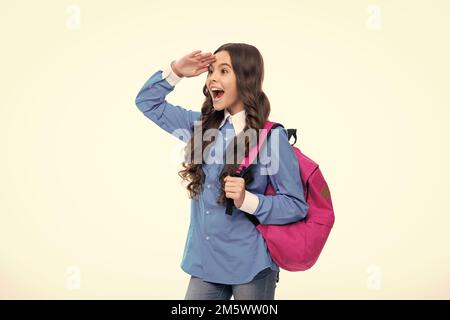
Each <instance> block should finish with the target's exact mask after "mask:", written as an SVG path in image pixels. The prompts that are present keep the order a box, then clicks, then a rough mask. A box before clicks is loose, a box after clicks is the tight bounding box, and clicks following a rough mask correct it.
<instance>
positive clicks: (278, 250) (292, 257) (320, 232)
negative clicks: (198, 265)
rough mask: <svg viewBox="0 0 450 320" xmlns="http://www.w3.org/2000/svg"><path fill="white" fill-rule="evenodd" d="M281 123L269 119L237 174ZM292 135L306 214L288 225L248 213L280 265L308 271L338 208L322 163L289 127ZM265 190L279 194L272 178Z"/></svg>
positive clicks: (251, 161) (315, 259) (273, 257)
mask: <svg viewBox="0 0 450 320" xmlns="http://www.w3.org/2000/svg"><path fill="white" fill-rule="evenodd" d="M277 126H281V127H282V125H281V124H278V123H274V122H271V121H267V122H266V124H265V126H264V129H266V130H262V131H261V132H262V133H261V135H260V137H261V138H260V141H259V144H258V145H257V146H255V147H254V148H253V149H252V150H251V151H250V152H249V156H248V157H247V158H245V159H244V160H243V161H242V163H241V164H240V166H239V169H238V172H237V173H236V175H238V176H242V175H243V173H244V172H245V171H246V169H248V168H249V166H250V164H251V163H253V160H254V159H255V158H256V156H257V154H258V151H259V149H260V147H261V145H262V144H263V142H264V141H265V140H266V139H267V137H268V136H269V135H270V130H271V129H272V128H274V127H277ZM291 136H294V138H295V141H294V143H293V144H292V148H293V149H294V152H295V155H296V156H297V159H298V163H299V166H300V173H301V180H302V184H303V190H304V194H305V200H306V202H307V203H308V205H309V209H308V213H307V216H306V218H305V219H303V220H300V221H297V222H294V223H290V224H286V225H270V224H268V225H263V224H260V223H259V222H258V221H257V219H255V218H256V217H254V216H252V215H250V214H247V217H248V218H249V219H250V221H252V222H253V223H254V224H255V225H256V228H257V229H258V230H259V232H261V234H262V236H263V237H264V239H265V240H266V243H267V247H268V249H269V252H270V255H271V256H272V259H273V260H274V261H275V262H276V263H277V264H278V266H280V267H281V268H283V269H285V270H288V271H304V270H307V269H309V268H311V267H312V266H313V265H314V264H315V263H316V261H317V259H318V258H319V255H320V253H321V251H322V249H323V247H324V245H325V242H326V241H327V238H328V235H329V234H330V231H331V228H332V227H333V224H334V212H333V205H332V202H331V195H330V190H329V189H328V185H327V183H326V181H325V179H324V177H323V175H322V172H321V171H320V169H319V165H318V164H317V163H315V162H314V161H313V160H311V159H310V158H308V157H307V156H305V155H304V154H303V153H302V152H301V151H300V150H299V149H298V148H297V147H295V146H294V144H295V142H296V141H297V136H296V130H295V129H288V137H289V138H291ZM264 194H266V195H275V194H276V192H275V190H274V189H273V187H272V185H271V184H270V182H269V184H268V186H267V188H266V191H265V193H264ZM228 204H229V203H228ZM227 209H229V208H227Z"/></svg>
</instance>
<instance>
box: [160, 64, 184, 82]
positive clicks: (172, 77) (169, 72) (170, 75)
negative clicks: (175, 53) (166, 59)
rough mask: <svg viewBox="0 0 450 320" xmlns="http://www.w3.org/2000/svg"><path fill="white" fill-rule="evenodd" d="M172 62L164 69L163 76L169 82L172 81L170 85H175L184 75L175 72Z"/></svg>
mask: <svg viewBox="0 0 450 320" xmlns="http://www.w3.org/2000/svg"><path fill="white" fill-rule="evenodd" d="M172 62H173V61H172ZM172 62H171V63H169V65H168V66H167V67H166V68H165V69H164V70H163V72H162V78H163V79H166V80H167V82H168V83H170V85H171V86H173V87H174V86H175V85H176V84H177V83H178V82H180V80H181V79H182V77H179V76H177V74H176V73H175V72H173V69H172V66H171V65H172Z"/></svg>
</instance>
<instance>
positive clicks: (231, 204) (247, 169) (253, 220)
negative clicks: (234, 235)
mask: <svg viewBox="0 0 450 320" xmlns="http://www.w3.org/2000/svg"><path fill="white" fill-rule="evenodd" d="M276 127H282V128H284V126H283V125H282V124H280V123H275V124H274V125H273V126H272V128H271V129H270V130H269V132H268V133H267V136H266V139H265V141H264V142H263V144H264V143H265V142H266V141H268V139H269V137H270V135H271V134H272V129H275V128H276ZM289 130H295V129H288V139H289V137H290V136H289ZM294 136H295V137H296V135H295V132H294ZM296 141H297V138H296ZM294 143H295V142H294ZM263 144H261V147H262V145H263ZM257 159H258V161H259V152H258V154H257ZM253 165H254V163H252V164H250V165H249V166H248V167H244V168H243V169H242V171H241V172H240V173H239V174H238V173H234V174H232V175H231V176H232V177H243V176H244V175H245V174H246V173H247V172H249V174H250V177H251V180H253V175H252V172H251V169H252V167H253ZM233 207H234V200H233V199H230V198H227V207H226V210H225V213H226V214H228V215H230V216H231V215H232V212H233ZM244 213H245V216H246V217H247V218H248V219H249V220H250V222H251V223H253V224H254V225H255V227H256V226H258V225H259V224H260V222H259V220H258V218H256V217H255V216H254V215H253V214H250V213H247V212H244Z"/></svg>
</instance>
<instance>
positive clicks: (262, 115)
mask: <svg viewBox="0 0 450 320" xmlns="http://www.w3.org/2000/svg"><path fill="white" fill-rule="evenodd" d="M223 50H225V51H227V52H228V54H229V55H230V58H231V64H232V67H233V71H234V73H235V75H236V81H237V90H238V95H239V97H240V99H241V100H242V102H243V104H244V109H245V113H246V119H245V123H246V124H245V127H244V129H243V131H242V132H241V133H240V134H238V135H237V136H235V137H234V141H233V142H232V143H231V142H230V146H232V147H234V151H233V152H234V153H233V155H234V156H233V158H232V160H233V161H229V160H228V158H227V163H226V164H225V165H224V167H223V169H222V172H221V173H220V175H219V179H220V182H221V186H222V189H221V193H220V195H219V197H218V199H217V203H219V204H222V205H225V203H226V197H225V191H224V186H225V183H224V181H223V179H224V178H225V177H226V176H228V175H232V174H233V173H235V172H236V170H237V168H238V166H239V164H240V162H241V160H242V157H243V156H244V155H245V156H247V155H248V151H249V149H250V148H251V147H252V146H253V145H254V144H251V143H249V140H250V141H251V139H249V138H248V136H246V135H245V132H247V130H248V129H255V130H256V132H259V131H258V130H259V129H262V128H263V127H264V123H265V122H266V121H267V120H268V117H269V114H270V102H269V99H268V98H267V96H266V94H265V93H264V92H263V91H262V84H263V80H264V61H263V57H262V55H261V54H260V52H259V50H258V49H257V48H256V47H254V46H252V45H249V44H245V43H226V44H224V45H222V46H220V47H219V48H218V49H217V50H216V51H214V54H216V53H217V52H219V51H223ZM203 94H204V96H205V101H204V102H203V105H202V109H201V119H200V120H199V121H198V122H196V123H194V125H193V127H192V128H191V129H192V132H196V133H195V134H193V135H192V138H191V139H190V140H189V142H188V143H187V145H186V147H185V149H184V151H185V157H184V162H183V163H182V166H183V168H184V169H182V170H180V171H179V172H178V175H179V176H180V177H181V178H182V179H183V180H185V181H187V182H188V184H187V187H186V188H187V190H188V193H189V198H191V199H193V198H197V197H198V195H199V194H200V193H201V190H202V187H203V183H204V181H205V175H204V172H203V169H202V166H203V164H204V161H203V156H202V160H201V163H199V161H192V160H193V159H192V157H193V156H195V154H200V155H203V151H204V150H205V148H207V147H208V145H209V144H211V143H213V142H214V141H215V139H212V140H211V141H204V140H203V139H202V137H203V135H204V133H205V131H206V130H208V129H217V128H218V127H219V125H220V123H221V122H222V120H223V117H224V110H219V111H217V110H215V109H214V107H213V100H212V97H211V95H210V93H209V90H208V88H207V86H206V84H205V85H204V86H203ZM196 126H201V129H200V128H197V130H195V127H196ZM200 134H201V136H199V135H200ZM256 138H258V136H256ZM197 139H198V140H197ZM242 139H244V140H242ZM194 140H195V141H202V143H197V146H196V145H195V144H194ZM257 141H258V140H256V143H257ZM242 142H243V143H242ZM242 146H244V148H245V150H238V149H237V148H239V147H241V148H242ZM200 147H201V151H199V150H197V151H196V150H195V148H200ZM196 152H198V153H196ZM228 152H229V151H227V153H228ZM239 155H241V156H239ZM230 162H232V163H230ZM243 178H244V180H245V181H246V184H247V183H249V182H251V178H250V173H248V174H245V175H244V176H243Z"/></svg>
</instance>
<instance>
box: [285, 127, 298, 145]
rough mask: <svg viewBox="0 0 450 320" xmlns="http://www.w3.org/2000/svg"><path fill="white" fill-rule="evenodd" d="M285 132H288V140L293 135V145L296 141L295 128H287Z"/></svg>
mask: <svg viewBox="0 0 450 320" xmlns="http://www.w3.org/2000/svg"><path fill="white" fill-rule="evenodd" d="M287 133H288V141H290V140H291V137H294V139H295V140H294V143H293V144H292V145H294V144H295V143H296V142H297V129H287Z"/></svg>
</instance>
